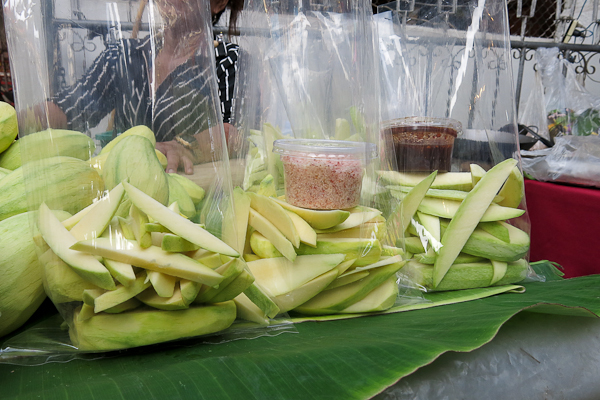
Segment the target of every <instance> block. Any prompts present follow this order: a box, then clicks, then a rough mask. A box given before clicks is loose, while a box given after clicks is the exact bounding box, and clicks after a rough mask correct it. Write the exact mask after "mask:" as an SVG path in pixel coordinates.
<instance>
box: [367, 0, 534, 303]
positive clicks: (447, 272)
mask: <svg viewBox="0 0 600 400" xmlns="http://www.w3.org/2000/svg"><path fill="white" fill-rule="evenodd" d="M375 22H376V24H377V29H378V34H379V53H380V65H381V73H380V83H381V98H382V100H381V104H382V107H381V115H382V129H381V133H382V134H381V141H382V143H383V147H384V149H385V150H384V154H385V156H384V161H385V162H383V163H382V170H381V171H379V176H380V180H379V184H378V187H379V189H378V192H380V193H381V192H382V191H383V192H386V191H387V192H388V193H389V201H388V202H387V204H388V212H389V220H390V221H393V222H392V223H393V225H394V226H393V228H392V229H389V228H388V231H387V235H388V240H389V241H390V242H395V243H396V244H397V246H399V247H403V248H404V249H405V251H406V252H407V253H409V254H410V255H411V256H412V258H411V259H410V260H409V262H408V263H407V266H406V267H404V268H403V271H404V273H406V274H407V275H408V276H409V277H410V278H411V279H412V280H413V281H415V282H416V283H418V284H419V285H421V287H422V289H423V290H428V291H429V290H453V289H464V288H470V287H485V286H489V285H502V284H507V283H513V282H518V281H520V280H522V279H524V278H525V277H527V276H533V275H534V273H533V271H531V269H530V268H529V266H528V262H527V253H528V250H529V227H528V219H527V216H526V205H525V201H524V184H523V175H522V172H521V167H520V157H519V140H518V137H519V136H518V133H517V129H516V124H515V117H516V115H515V108H514V93H513V86H512V82H513V79H512V72H511V68H510V65H511V64H510V59H511V57H510V48H509V38H508V30H507V23H506V22H507V12H506V3H505V2H504V1H495V0H491V1H484V0H480V1H470V2H467V3H464V4H461V5H453V6H451V5H438V6H437V7H436V6H429V5H423V4H419V5H417V4H415V3H412V2H405V1H397V2H393V3H389V4H386V5H383V6H380V7H379V8H378V13H377V15H375ZM494 210H496V211H498V214H497V215H496V216H492V214H494V213H495V212H496V211H494ZM517 226H518V227H519V228H517ZM492 242H493V243H494V244H492ZM492 247H493V248H494V250H492Z"/></svg>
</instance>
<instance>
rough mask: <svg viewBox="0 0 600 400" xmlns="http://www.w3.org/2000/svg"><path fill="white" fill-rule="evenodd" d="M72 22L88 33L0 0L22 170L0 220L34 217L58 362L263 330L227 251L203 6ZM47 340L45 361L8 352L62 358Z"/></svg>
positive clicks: (149, 7)
mask: <svg viewBox="0 0 600 400" xmlns="http://www.w3.org/2000/svg"><path fill="white" fill-rule="evenodd" d="M86 7H87V8H86ZM82 9H83V10H84V11H85V13H87V15H88V17H92V16H93V17H94V18H96V20H89V19H90V18H88V20H85V18H81V15H80V17H79V19H76V20H73V19H71V18H72V17H71V15H69V11H66V10H65V9H63V8H62V6H61V7H59V6H56V7H54V3H53V2H41V3H40V2H30V1H19V0H10V1H5V2H4V15H5V18H6V26H7V33H8V43H9V48H10V55H11V70H12V71H14V83H15V89H16V91H15V94H16V110H17V113H18V116H19V140H18V141H17V144H18V147H19V148H18V149H17V150H18V152H17V153H16V154H17V157H15V160H17V159H18V161H19V163H21V162H22V167H19V165H15V166H14V167H15V171H14V172H13V173H11V174H10V176H11V179H12V180H11V181H10V182H11V187H12V186H14V187H17V186H18V185H21V190H22V187H24V189H25V190H22V191H21V197H22V198H16V197H15V198H13V199H11V201H10V202H9V203H7V204H8V205H7V206H6V208H3V209H4V211H7V210H8V211H9V212H11V213H21V212H24V211H27V210H31V211H33V212H32V213H30V225H31V227H32V231H33V240H34V242H35V243H36V245H37V254H38V258H39V263H40V268H42V270H43V284H44V288H45V291H46V293H47V294H48V297H50V299H51V300H52V302H53V303H54V305H55V306H56V308H57V309H58V311H59V313H60V315H61V316H62V317H63V319H64V320H65V321H66V324H67V326H68V336H69V338H70V343H66V344H64V348H69V351H68V352H67V355H66V357H67V358H68V357H69V356H68V354H72V353H73V349H75V350H76V352H99V351H109V350H118V349H126V348H131V347H137V346H143V345H151V344H156V343H161V342H165V341H171V340H177V339H184V338H189V337H195V336H201V335H208V334H213V333H217V332H222V331H224V330H226V329H228V328H229V329H233V328H230V327H232V326H234V327H236V328H237V327H239V330H238V331H237V332H245V330H244V329H246V328H247V327H248V326H250V328H252V327H264V326H269V325H271V322H270V318H269V317H264V318H256V315H258V314H262V313H261V312H258V313H257V312H256V310H259V311H260V309H259V306H257V305H255V304H254V303H253V302H251V301H249V300H248V298H247V297H244V298H243V299H240V296H244V295H243V292H245V291H247V290H248V289H249V288H250V287H251V286H252V282H253V281H254V277H253V276H252V273H251V272H250V271H249V270H248V267H247V265H246V263H245V261H244V260H243V258H241V257H240V256H241V250H240V251H239V252H238V251H237V250H235V249H236V248H239V240H238V239H239V237H238V235H237V230H236V223H235V222H236V221H237V217H238V215H239V213H238V209H237V202H236V198H235V193H234V191H233V188H232V181H231V177H232V174H231V171H230V164H229V157H228V151H227V146H226V145H225V143H226V140H225V134H224V129H223V123H222V115H221V111H220V103H219V96H218V91H217V77H216V71H215V51H214V44H213V38H212V28H211V23H210V22H211V21H210V18H209V17H208V16H209V15H210V10H209V6H208V2H201V1H186V2H184V1H170V0H164V1H163V0H158V1H150V2H141V3H140V4H139V5H137V6H136V9H135V10H129V9H127V8H126V7H125V4H119V3H114V2H95V3H89V4H86V5H84V7H83V8H82ZM132 11H135V12H132ZM65 12H66V14H67V15H66V16H65V15H63V14H64V13H65ZM79 12H83V11H81V9H79ZM131 15H137V17H136V19H135V20H133V21H129V20H128V16H131ZM61 18H66V22H65V20H64V19H63V20H62V21H63V22H61V23H58V22H57V21H61ZM11 147H12V146H11ZM15 147H17V146H15ZM17 150H15V152H16V151H17ZM19 152H20V157H18V156H19V154H18V153H19ZM4 155H5V154H4ZM4 155H3V157H4ZM15 162H16V161H15ZM178 167H179V173H177V169H178ZM165 169H166V171H165ZM7 187H8V186H7ZM3 189H4V187H3ZM5 217H6V216H5ZM242 246H243V243H242ZM250 296H251V297H252V295H250ZM234 298H235V299H236V300H235V301H234ZM269 316H270V317H273V316H274V314H272V315H271V313H269ZM239 321H241V322H239ZM232 324H233V325H232ZM275 324H276V323H275ZM136 327H141V328H136ZM276 329H277V328H276ZM48 332H49V334H50V336H49V338H48V340H47V342H48V343H46V344H44V343H42V344H41V346H42V348H40V349H36V348H27V339H26V338H27V337H28V336H27V332H25V333H24V334H23V335H25V336H21V339H19V338H15V340H16V342H14V343H18V346H17V350H19V351H21V350H23V354H25V355H31V354H35V353H36V352H37V350H39V352H41V353H43V352H45V351H49V352H50V353H52V352H56V349H57V348H61V346H63V339H62V338H61V339H56V340H54V336H52V335H53V334H52V332H53V331H52V330H50V331H48ZM63 336H64V335H63ZM251 336H253V334H250V337H251ZM23 337H25V339H23ZM239 337H244V333H240V334H239ZM39 343H40V342H39V341H36V342H32V343H31V345H32V346H35V345H37V344H39ZM50 343H54V344H53V345H51V344H50ZM5 350H6V349H5ZM14 350H15V348H14V347H13V348H12V351H13V353H14ZM3 353H4V355H7V354H8V353H7V352H6V351H4V352H3ZM59 353H60V352H59Z"/></svg>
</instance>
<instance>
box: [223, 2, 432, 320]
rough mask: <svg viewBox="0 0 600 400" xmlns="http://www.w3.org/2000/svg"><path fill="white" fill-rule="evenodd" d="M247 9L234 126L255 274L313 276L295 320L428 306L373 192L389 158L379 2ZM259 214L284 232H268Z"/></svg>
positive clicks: (269, 283) (293, 307)
mask: <svg viewBox="0 0 600 400" xmlns="http://www.w3.org/2000/svg"><path fill="white" fill-rule="evenodd" d="M246 10H247V13H248V15H247V16H246V18H247V20H248V21H247V22H245V23H244V25H245V26H248V29H247V30H245V31H244V32H243V35H242V36H241V38H240V47H241V48H242V49H243V52H242V53H241V55H240V85H239V86H238V88H239V89H240V91H241V92H238V95H237V96H236V99H237V107H236V112H237V113H238V116H237V117H236V118H235V120H236V122H237V126H236V128H237V129H238V132H240V133H241V134H240V138H244V142H243V143H240V144H239V145H238V147H237V151H236V150H234V152H235V154H237V157H236V161H233V162H234V163H237V165H238V167H236V170H238V171H240V173H241V176H242V178H241V179H240V188H241V190H242V191H244V192H245V193H246V195H247V196H249V197H251V199H252V200H251V209H252V210H253V211H252V212H251V218H250V221H249V232H250V234H249V235H248V236H247V245H246V249H245V253H246V254H245V257H248V258H247V259H252V260H253V261H250V262H249V263H248V264H249V265H250V267H251V269H252V268H254V266H255V265H256V266H258V265H266V264H267V263H271V266H270V267H269V271H270V273H269V274H270V276H265V278H264V279H263V280H262V281H261V280H260V279H257V280H258V281H259V284H260V285H262V286H266V287H271V288H272V290H271V293H272V294H274V293H273V291H277V293H279V292H281V291H282V290H283V289H281V290H279V289H275V288H273V282H274V279H273V278H272V277H273V276H277V274H278V273H279V272H278V271H279V270H280V264H285V265H290V266H292V267H294V269H295V270H300V269H302V268H306V269H307V270H313V271H312V272H311V274H312V275H311V276H310V278H311V281H310V282H307V283H306V284H303V285H302V286H301V287H299V288H296V290H294V291H292V292H291V293H294V292H296V293H301V292H302V291H304V294H303V296H304V297H297V300H298V301H294V302H291V303H289V304H290V305H289V306H288V307H287V308H289V309H290V313H302V314H311V315H329V314H338V313H360V312H371V311H379V310H383V309H387V308H389V307H391V306H392V305H393V304H394V303H395V302H396V301H399V302H402V301H406V300H408V299H410V301H413V302H414V301H422V299H421V297H420V294H419V292H418V290H416V289H414V285H411V284H410V282H408V281H406V280H405V279H404V278H403V277H402V274H401V271H402V269H401V268H402V267H403V265H404V261H405V260H404V259H403V256H402V250H401V249H398V248H396V247H395V246H388V243H387V242H385V240H384V239H385V237H384V236H385V230H386V228H387V225H386V220H385V219H384V218H383V216H382V210H381V209H379V208H378V206H379V204H381V202H380V201H379V200H378V193H376V192H375V191H374V189H375V182H376V180H377V177H376V175H375V170H376V169H377V168H378V167H377V166H378V165H379V163H380V158H379V157H380V155H381V153H380V146H379V95H378V85H377V57H376V47H375V44H376V35H375V32H374V29H373V24H372V11H371V6H370V4H368V3H360V2H358V3H357V2H345V1H343V2H337V1H336V2H333V1H331V2H330V1H326V2H321V3H319V4H306V3H300V2H297V1H283V2H281V1H277V2H275V1H273V2H271V1H268V2H266V3H265V2H254V1H250V2H247V4H246ZM242 171H243V173H242ZM263 203H266V204H268V206H263V205H262V204H263ZM263 210H265V211H263ZM255 211H256V212H257V213H258V214H260V215H262V216H264V217H265V219H267V220H270V221H271V222H272V223H273V224H274V225H275V226H276V227H277V232H275V233H273V232H269V231H267V230H266V228H265V226H261V225H260V224H259V218H257V217H256V216H253V215H252V214H253V213H254V212H255ZM281 211H283V212H284V213H286V214H287V215H289V216H290V218H292V222H293V223H294V224H296V225H295V226H296V228H297V229H296V230H297V232H298V233H299V235H300V237H299V239H300V240H299V242H298V239H297V238H295V237H294V232H293V230H292V231H291V232H290V231H289V230H286V229H287V228H286V224H283V223H282V222H283V221H284V220H287V218H285V217H284V216H282V217H281V218H279V217H277V216H276V215H277V214H281ZM290 211H291V213H290ZM282 215H285V214H282ZM280 233H281V234H282V235H283V238H282V235H280ZM295 241H296V242H295ZM340 256H341V257H340ZM336 257H337V258H339V259H336ZM330 259H331V260H330ZM306 260H314V261H310V262H309V264H310V266H309V264H307V261H306ZM332 260H333V261H332ZM340 261H341V263H340ZM327 265H329V266H327ZM317 267H318V268H319V269H317ZM333 267H335V268H334V269H332V268H333ZM398 270H400V272H399V273H398ZM317 275H318V276H317ZM290 288H291V287H287V288H285V290H289V289H290ZM286 296H287V297H288V299H289V298H290V297H291V296H290V295H289V294H288V295H286ZM275 297H279V296H278V295H277V294H275Z"/></svg>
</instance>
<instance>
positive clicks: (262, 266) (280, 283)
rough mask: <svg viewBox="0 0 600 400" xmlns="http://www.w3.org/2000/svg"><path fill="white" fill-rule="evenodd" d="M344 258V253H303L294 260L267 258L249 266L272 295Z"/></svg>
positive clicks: (321, 272)
mask: <svg viewBox="0 0 600 400" xmlns="http://www.w3.org/2000/svg"><path fill="white" fill-rule="evenodd" d="M344 258H345V256H344V254H317V255H302V256H298V257H297V258H296V260H295V261H294V262H292V261H289V260H288V259H286V258H284V257H278V258H265V259H262V260H257V261H250V262H249V263H248V268H249V269H250V271H251V272H252V275H254V278H255V279H256V282H257V283H258V284H259V285H260V287H262V288H264V289H266V290H267V291H268V293H269V294H270V295H271V296H279V295H281V294H284V293H288V292H291V291H292V290H294V289H297V288H298V287H300V286H302V285H304V284H305V283H307V282H309V281H310V280H312V279H314V278H316V277H317V276H319V275H322V274H324V273H325V272H328V271H330V270H332V269H334V268H335V267H336V266H338V265H339V264H340V263H341V262H342V261H344ZM246 294H247V293H246Z"/></svg>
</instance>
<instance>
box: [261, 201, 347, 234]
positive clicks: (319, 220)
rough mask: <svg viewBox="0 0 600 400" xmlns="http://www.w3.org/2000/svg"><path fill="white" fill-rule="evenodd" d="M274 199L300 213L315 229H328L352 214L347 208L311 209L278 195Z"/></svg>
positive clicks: (284, 206)
mask: <svg viewBox="0 0 600 400" xmlns="http://www.w3.org/2000/svg"><path fill="white" fill-rule="evenodd" d="M272 199H273V201H275V202H277V203H278V204H279V205H280V206H282V207H283V208H285V209H287V210H290V211H292V212H294V213H296V214H298V215H299V216H300V217H302V218H303V219H304V220H305V221H306V222H308V224H309V225H310V226H312V227H313V228H315V229H328V228H331V227H334V226H336V225H339V224H341V223H342V222H344V221H345V220H346V219H347V218H348V217H349V216H350V212H349V211H346V210H311V209H308V208H301V207H296V206H293V205H291V204H289V203H287V202H286V201H284V200H281V199H279V198H276V197H273V198H272Z"/></svg>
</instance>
